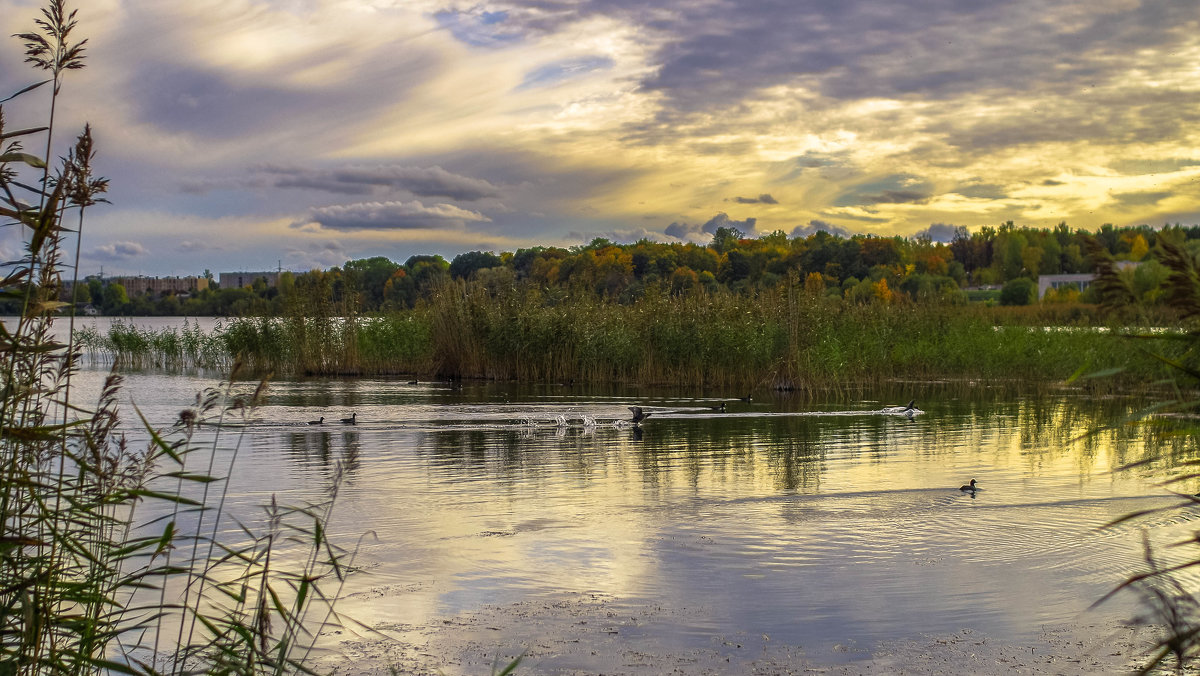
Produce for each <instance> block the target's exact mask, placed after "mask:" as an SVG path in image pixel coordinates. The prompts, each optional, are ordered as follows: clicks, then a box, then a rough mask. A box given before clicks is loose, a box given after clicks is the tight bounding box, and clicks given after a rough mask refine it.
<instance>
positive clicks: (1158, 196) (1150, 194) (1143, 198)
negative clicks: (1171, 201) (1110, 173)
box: [1112, 190, 1175, 206]
mask: <svg viewBox="0 0 1200 676" xmlns="http://www.w3.org/2000/svg"><path fill="white" fill-rule="evenodd" d="M1174 194H1175V193H1173V192H1167V191H1162V190H1155V191H1147V192H1123V193H1114V194H1113V196H1112V197H1113V199H1115V200H1117V201H1118V202H1120V203H1122V204H1124V205H1127V206H1146V205H1153V204H1158V203H1159V202H1161V201H1163V200H1165V199H1167V198H1168V197H1171V196H1173V195H1174Z"/></svg>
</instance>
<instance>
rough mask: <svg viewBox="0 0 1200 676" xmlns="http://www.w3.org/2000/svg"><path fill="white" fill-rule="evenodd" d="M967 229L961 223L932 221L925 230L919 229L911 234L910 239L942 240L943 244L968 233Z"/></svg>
mask: <svg viewBox="0 0 1200 676" xmlns="http://www.w3.org/2000/svg"><path fill="white" fill-rule="evenodd" d="M966 234H968V233H967V229H966V227H965V226H961V225H950V224H949V223H932V224H930V226H929V227H928V228H925V229H924V230H918V231H916V232H914V233H913V234H911V235H909V238H910V239H929V240H930V241H931V242H941V243H943V244H946V243H949V242H953V241H954V238H955V237H958V236H959V235H966Z"/></svg>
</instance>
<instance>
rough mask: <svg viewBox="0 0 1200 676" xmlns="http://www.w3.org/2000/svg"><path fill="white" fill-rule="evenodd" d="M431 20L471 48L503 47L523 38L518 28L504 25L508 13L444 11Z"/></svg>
mask: <svg viewBox="0 0 1200 676" xmlns="http://www.w3.org/2000/svg"><path fill="white" fill-rule="evenodd" d="M433 18H434V19H435V20H436V21H437V22H438V25H439V26H441V27H442V28H444V29H446V30H448V31H450V34H451V35H453V36H454V37H455V38H456V39H457V40H458V41H459V42H464V43H466V44H468V45H471V46H472V47H504V46H507V45H511V44H514V43H517V42H520V41H521V40H522V38H524V35H523V34H522V33H521V31H520V30H519V29H518V28H516V27H513V26H509V25H506V22H507V20H508V12H503V11H501V12H458V11H453V10H446V11H441V12H437V13H436V14H434V15H433Z"/></svg>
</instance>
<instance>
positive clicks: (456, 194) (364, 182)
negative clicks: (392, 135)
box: [260, 165, 500, 202]
mask: <svg viewBox="0 0 1200 676" xmlns="http://www.w3.org/2000/svg"><path fill="white" fill-rule="evenodd" d="M260 171H261V172H263V173H266V174H268V175H270V176H272V177H273V179H272V184H273V185H274V186H275V187H277V188H302V189H305V190H321V191H324V192H331V193H338V194H344V195H367V194H371V193H374V192H380V191H381V189H382V191H383V192H386V191H392V190H402V191H405V192H409V193H412V194H413V195H416V196H419V197H448V198H450V199H454V200H464V201H468V202H470V201H475V200H481V199H485V198H489V197H499V196H500V189H499V188H497V187H496V186H494V185H492V184H491V183H489V182H487V181H485V180H482V179H478V178H471V177H469V176H463V175H461V174H455V173H453V172H449V171H446V170H445V169H443V168H441V167H438V166H433V167H428V168H426V167H408V166H400V165H380V166H373V167H371V166H351V167H345V168H341V169H321V170H316V169H301V168H296V167H281V166H267V167H263V168H262V169H261V170H260Z"/></svg>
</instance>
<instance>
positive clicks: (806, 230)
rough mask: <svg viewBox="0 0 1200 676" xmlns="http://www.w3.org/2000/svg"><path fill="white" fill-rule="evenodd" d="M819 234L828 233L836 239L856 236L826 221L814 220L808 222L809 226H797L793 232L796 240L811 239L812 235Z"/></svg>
mask: <svg viewBox="0 0 1200 676" xmlns="http://www.w3.org/2000/svg"><path fill="white" fill-rule="evenodd" d="M818 232H827V233H829V234H831V235H833V236H835V237H845V238H847V239H849V238H850V237H853V236H854V233H852V232H850V231H849V230H847V229H845V228H843V227H839V226H836V225H834V224H832V223H828V222H826V221H819V220H817V219H813V220H811V221H809V222H808V225H797V226H796V227H795V228H794V229H793V230H792V237H793V238H794V239H804V238H807V237H811V236H812V235H815V234H817V233H818Z"/></svg>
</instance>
